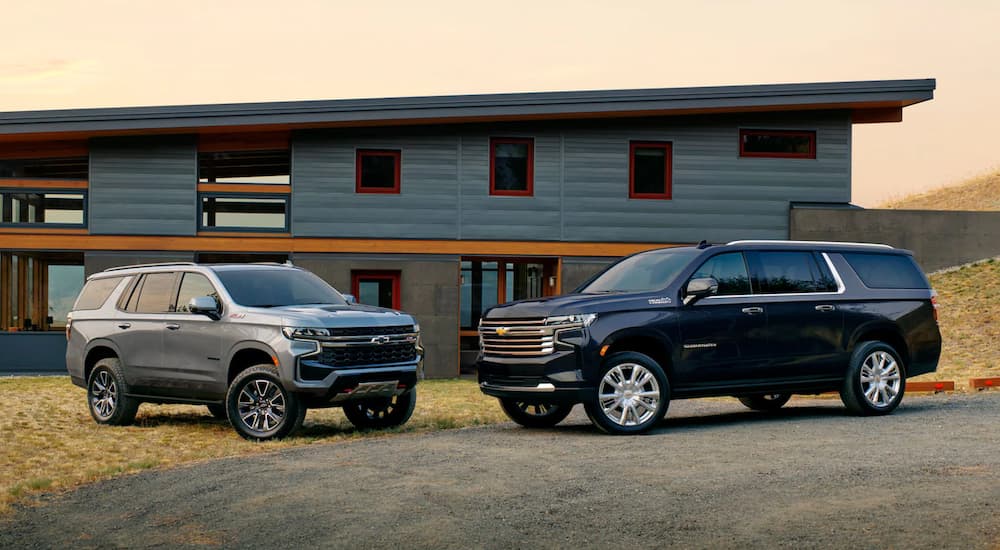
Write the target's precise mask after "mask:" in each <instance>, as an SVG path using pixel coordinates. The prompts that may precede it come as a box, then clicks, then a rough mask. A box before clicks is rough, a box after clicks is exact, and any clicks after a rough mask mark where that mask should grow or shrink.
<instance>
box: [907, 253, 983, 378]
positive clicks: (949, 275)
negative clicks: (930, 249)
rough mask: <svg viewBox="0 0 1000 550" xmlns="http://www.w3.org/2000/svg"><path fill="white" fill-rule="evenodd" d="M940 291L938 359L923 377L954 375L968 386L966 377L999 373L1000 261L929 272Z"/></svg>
mask: <svg viewBox="0 0 1000 550" xmlns="http://www.w3.org/2000/svg"><path fill="white" fill-rule="evenodd" d="M930 279H931V284H932V285H933V286H934V289H935V290H937V291H938V306H939V309H938V311H939V319H940V326H941V338H942V339H943V341H944V346H943V350H942V352H941V363H940V366H939V367H938V372H937V373H936V374H930V375H927V376H926V377H922V378H924V379H934V380H954V381H955V385H956V388H962V389H966V388H968V383H969V378H970V377H984V376H1000V345H998V341H1000V261H998V260H997V259H992V260H987V261H985V262H983V263H979V264H975V265H970V266H965V267H962V268H959V269H956V270H954V271H948V272H941V273H936V274H933V275H931V277H930Z"/></svg>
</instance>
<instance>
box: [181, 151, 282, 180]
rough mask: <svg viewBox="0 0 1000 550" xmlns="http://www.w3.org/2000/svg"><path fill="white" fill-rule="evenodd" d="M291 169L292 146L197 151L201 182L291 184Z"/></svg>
mask: <svg viewBox="0 0 1000 550" xmlns="http://www.w3.org/2000/svg"><path fill="white" fill-rule="evenodd" d="M291 168H292V156H291V152H290V150H289V149H274V150H266V151H202V152H199V153H198V183H234V184H237V183H239V184H264V185H268V184H270V185H288V184H289V183H290V182H291V174H292V172H291Z"/></svg>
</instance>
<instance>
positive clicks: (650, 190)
mask: <svg viewBox="0 0 1000 550" xmlns="http://www.w3.org/2000/svg"><path fill="white" fill-rule="evenodd" d="M672 156H673V148H672V146H671V144H670V142H651V141H633V142H631V143H629V167H628V196H629V198H630V199H670V197H671V192H672V190H671V184H672V176H671V172H672V166H671V165H672V158H671V157H672Z"/></svg>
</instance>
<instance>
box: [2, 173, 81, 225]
mask: <svg viewBox="0 0 1000 550" xmlns="http://www.w3.org/2000/svg"><path fill="white" fill-rule="evenodd" d="M0 185H3V182H2V181H0ZM85 203H86V193H84V192H82V191H76V190H70V189H67V190H65V191H63V190H60V191H51V192H50V191H43V190H37V191H35V190H32V191H28V190H23V189H0V223H3V224H19V225H20V224H45V225H74V226H83V225H84V223H85V220H84V204H85Z"/></svg>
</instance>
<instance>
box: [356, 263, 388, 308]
mask: <svg viewBox="0 0 1000 550" xmlns="http://www.w3.org/2000/svg"><path fill="white" fill-rule="evenodd" d="M399 284H400V274H399V272H398V271H364V272H354V273H352V274H351V289H352V291H353V292H354V295H355V298H356V299H357V301H358V303H361V304H368V305H371V306H378V307H385V308H390V309H399V308H400V296H399Z"/></svg>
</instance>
